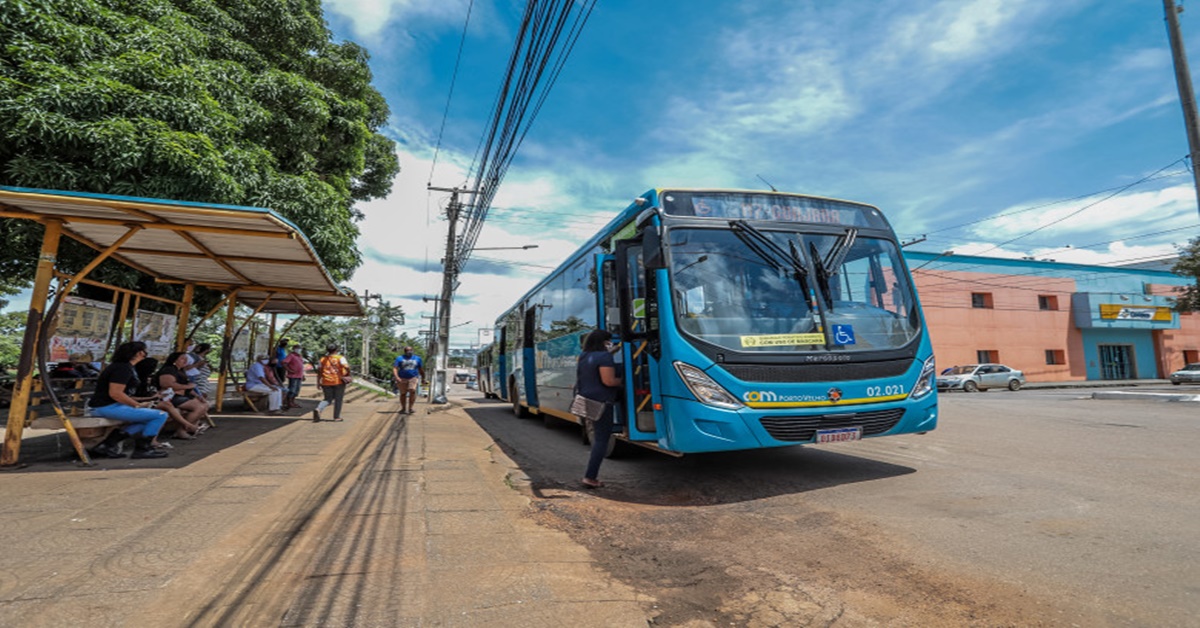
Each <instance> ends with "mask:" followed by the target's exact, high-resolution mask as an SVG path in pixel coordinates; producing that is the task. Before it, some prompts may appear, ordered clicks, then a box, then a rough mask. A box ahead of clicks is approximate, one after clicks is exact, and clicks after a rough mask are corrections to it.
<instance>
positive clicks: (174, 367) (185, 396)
mask: <svg viewBox="0 0 1200 628" xmlns="http://www.w3.org/2000/svg"><path fill="white" fill-rule="evenodd" d="M186 366H187V354H186V353H184V352H183V351H176V352H175V353H172V354H171V355H169V356H167V361H166V363H165V364H164V365H163V367H162V368H161V369H159V371H158V374H157V375H156V376H155V381H156V382H157V384H158V389H159V390H160V391H166V390H168V389H170V390H172V391H174V393H175V394H174V395H173V396H172V397H171V403H172V404H174V406H175V407H176V408H179V412H180V413H181V414H182V415H183V418H184V419H185V420H186V421H187V422H188V423H192V424H199V423H200V422H201V421H203V420H204V419H205V417H207V416H208V402H206V401H203V400H201V399H199V398H197V397H196V396H195V393H194V392H193V390H194V389H195V388H196V385H195V384H193V383H191V381H190V380H188V376H187V375H186V374H185V373H184V372H183V369H184V368H186Z"/></svg>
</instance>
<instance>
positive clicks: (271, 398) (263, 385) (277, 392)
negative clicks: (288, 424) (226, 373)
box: [246, 355, 283, 414]
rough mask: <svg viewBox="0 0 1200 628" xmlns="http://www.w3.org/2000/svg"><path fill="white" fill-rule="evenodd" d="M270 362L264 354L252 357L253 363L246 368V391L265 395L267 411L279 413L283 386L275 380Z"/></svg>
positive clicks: (281, 404)
mask: <svg viewBox="0 0 1200 628" xmlns="http://www.w3.org/2000/svg"><path fill="white" fill-rule="evenodd" d="M270 363H271V360H270V358H268V357H267V356H265V355H260V356H258V357H256V358H255V359H254V363H253V364H251V365H250V368H248V369H246V392H255V393H260V394H263V395H266V396H267V413H268V414H279V410H280V408H281V407H282V406H283V387H282V386H280V385H279V382H278V381H276V380H275V373H274V369H272V368H270Z"/></svg>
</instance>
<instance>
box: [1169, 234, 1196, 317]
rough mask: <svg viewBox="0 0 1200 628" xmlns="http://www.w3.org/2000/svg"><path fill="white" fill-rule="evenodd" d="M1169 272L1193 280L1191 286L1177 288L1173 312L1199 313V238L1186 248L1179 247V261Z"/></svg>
mask: <svg viewBox="0 0 1200 628" xmlns="http://www.w3.org/2000/svg"><path fill="white" fill-rule="evenodd" d="M1171 272H1173V273H1175V274H1176V275H1183V276H1184V277H1191V278H1192V280H1193V281H1192V283H1191V285H1188V286H1183V287H1180V288H1177V290H1178V292H1179V293H1180V294H1179V296H1178V297H1175V310H1176V311H1179V312H1200V237H1197V238H1195V239H1193V240H1192V241H1191V242H1189V243H1188V244H1187V246H1181V247H1179V261H1178V262H1175V266H1174V267H1173V268H1171Z"/></svg>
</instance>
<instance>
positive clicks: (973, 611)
mask: <svg viewBox="0 0 1200 628" xmlns="http://www.w3.org/2000/svg"><path fill="white" fill-rule="evenodd" d="M1179 388H1180V387H1172V386H1166V389H1167V390H1171V389H1174V391H1176V392H1177V391H1178V390H1179ZM1090 392H1091V391H1089V390H1070V389H1066V390H1064V389H1053V390H1023V391H1019V392H1016V393H1011V392H1008V391H989V392H987V393H984V394H962V393H959V394H944V395H942V396H941V407H942V416H941V420H940V426H939V428H938V429H937V430H936V431H934V432H932V433H930V434H927V435H924V436H918V435H909V436H900V437H894V438H880V439H870V440H867V441H862V442H858V443H847V444H842V445H832V446H822V447H790V448H784V449H773V450H760V451H751V452H734V453H723V454H712V455H699V456H687V457H684V458H672V457H669V456H665V455H662V454H657V453H653V452H648V451H642V450H639V452H637V453H635V455H633V456H631V457H628V458H626V459H617V460H608V461H606V462H605V464H604V467H603V469H602V471H601V477H602V478H603V479H604V480H605V482H607V483H608V484H609V487H608V488H606V489H603V490H602V491H597V492H595V493H588V492H581V491H579V490H578V488H577V480H578V478H579V477H580V476H581V474H582V468H583V465H584V463H585V459H586V451H587V450H586V448H585V447H584V446H583V445H582V444H581V443H580V439H579V437H578V432H577V430H578V427H577V426H571V425H569V424H566V423H557V424H554V423H552V424H551V426H550V428H549V429H547V428H546V427H543V425H542V423H543V422H542V420H541V419H540V418H537V419H516V418H514V417H513V416H512V413H511V410H510V409H509V407H508V406H507V404H503V403H502V402H494V401H486V400H483V399H482V398H479V397H477V396H476V397H471V398H470V399H471V400H472V401H474V402H476V403H478V404H479V405H478V406H476V407H473V408H469V409H468V413H469V414H470V415H471V416H472V418H473V419H474V420H476V421H477V422H478V423H479V424H480V425H481V426H482V427H483V428H484V429H485V430H487V431H488V432H489V433H490V434H491V436H492V437H493V438H494V439H495V440H496V441H498V442H499V443H500V444H501V446H502V447H504V449H505V451H506V453H508V455H509V456H511V457H512V458H513V460H515V461H516V462H517V463H518V464H520V465H521V467H522V470H523V471H525V473H526V474H528V475H529V476H530V478H532V481H533V492H534V495H535V503H534V506H535V509H541V511H542V512H543V513H544V515H545V516H544V522H545V523H546V524H547V525H554V526H557V527H560V528H562V529H566V530H568V531H571V532H573V534H574V536H575V537H576V538H577V540H579V541H580V542H582V543H584V544H585V545H587V546H588V547H589V549H590V550H591V551H592V553H593V555H594V556H596V557H597V558H598V559H599V560H600V561H601V562H602V564H603V565H604V566H605V567H606V568H607V569H609V570H610V571H611V572H612V573H613V574H614V575H616V576H617V577H619V578H621V579H623V580H626V581H628V582H629V583H630V584H633V585H634V586H636V587H638V588H639V589H641V590H645V591H646V592H647V593H648V594H651V595H654V596H655V597H656V599H657V600H658V602H659V607H660V608H659V610H660V612H661V616H660V617H659V621H658V622H657V623H659V624H662V625H681V624H684V623H687V622H689V621H697V620H701V621H707V622H713V623H716V624H718V625H720V624H723V623H725V622H729V623H735V624H739V625H756V624H757V625H771V624H772V623H775V624H777V625H785V624H791V623H798V622H801V621H804V622H810V621H814V620H825V621H830V620H832V621H834V622H835V623H836V622H837V621H841V622H842V623H843V624H845V623H848V624H850V625H855V624H857V623H860V622H861V623H863V624H871V623H876V622H879V623H885V624H889V625H947V626H949V625H1029V624H1041V625H1072V624H1077V625H1110V626H1195V625H1200V624H1198V623H1197V620H1196V618H1197V617H1200V499H1198V498H1197V494H1198V493H1197V489H1196V487H1197V481H1198V480H1200V457H1198V456H1197V454H1196V452H1197V451H1200V407H1198V406H1197V404H1196V403H1167V402H1153V401H1144V400H1138V401H1097V400H1092V399H1090Z"/></svg>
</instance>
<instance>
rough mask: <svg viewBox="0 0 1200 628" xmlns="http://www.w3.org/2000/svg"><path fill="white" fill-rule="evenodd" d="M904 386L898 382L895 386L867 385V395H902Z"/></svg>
mask: <svg viewBox="0 0 1200 628" xmlns="http://www.w3.org/2000/svg"><path fill="white" fill-rule="evenodd" d="M903 394H904V386H901V385H899V384H897V385H895V386H867V396H868V397H890V396H892V395H903Z"/></svg>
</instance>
